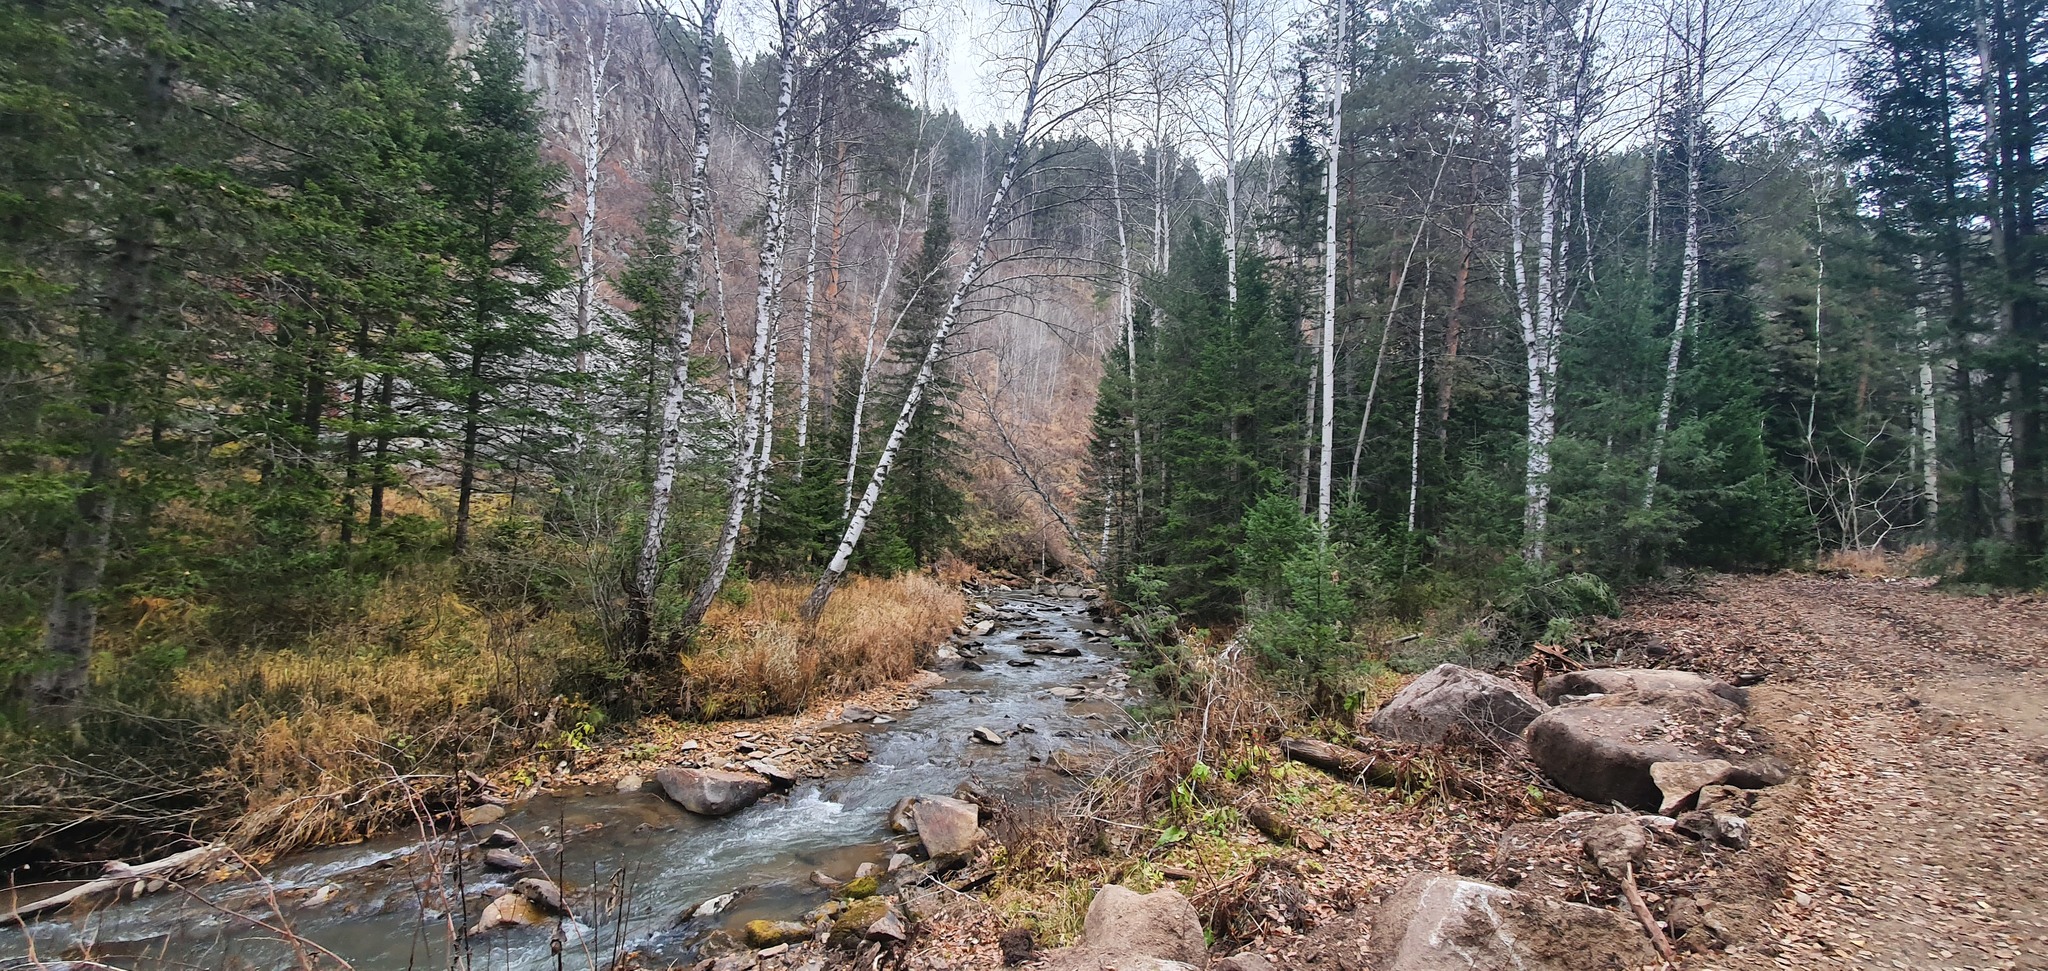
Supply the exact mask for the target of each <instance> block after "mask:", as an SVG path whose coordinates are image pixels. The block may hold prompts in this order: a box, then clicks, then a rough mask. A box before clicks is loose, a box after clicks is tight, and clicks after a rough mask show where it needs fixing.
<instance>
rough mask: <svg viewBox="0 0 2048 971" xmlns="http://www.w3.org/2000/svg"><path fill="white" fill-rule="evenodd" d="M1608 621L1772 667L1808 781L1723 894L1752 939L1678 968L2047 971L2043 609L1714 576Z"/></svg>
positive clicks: (2047, 690) (1789, 579)
mask: <svg viewBox="0 0 2048 971" xmlns="http://www.w3.org/2000/svg"><path fill="white" fill-rule="evenodd" d="M1617 626H1620V627H1623V628H1634V629H1635V630H1637V631H1640V632H1642V633H1643V634H1644V635H1646V636H1647V637H1648V638H1649V639H1650V642H1651V643H1652V644H1653V645H1655V646H1656V647H1657V648H1658V649H1659V650H1665V649H1668V650H1670V651H1672V652H1674V653H1676V654H1677V655H1679V656H1685V655H1692V656H1693V657H1695V658H1696V659H1697V663H1698V664H1699V665H1700V666H1703V667H1707V668H1709V669H1716V670H1719V671H1720V673H1723V674H1732V673H1734V672H1735V671H1740V670H1748V669H1760V670H1763V671H1766V672H1768V673H1769V677H1768V679H1767V680H1766V682H1765V683H1764V684H1763V685H1760V686H1759V687H1757V688H1756V689H1754V691H1753V695H1752V697H1753V701H1752V712H1751V717H1752V719H1753V721H1754V722H1755V723H1757V724H1760V725H1762V726H1763V727H1765V728H1767V729H1769V730H1771V731H1772V732H1774V733H1775V734H1776V735H1777V736H1778V738H1780V739H1781V740H1783V741H1785V742H1787V743H1789V744H1790V745H1791V746H1792V747H1793V749H1794V752H1795V753H1796V754H1797V756H1798V757H1799V759H1800V761H1801V766H1800V767H1801V769H1802V770H1803V771H1802V773H1801V776H1800V778H1799V779H1797V780H1795V782H1794V783H1792V784H1790V785H1788V786H1786V787H1783V788H1782V789H1781V790H1779V791H1778V792H1776V793H1774V795H1773V796H1772V797H1771V798H1769V799H1767V800H1766V801H1765V802H1764V804H1763V805H1762V806H1760V807H1759V811H1758V814H1757V816H1756V818H1755V819H1753V820H1752V824H1753V827H1754V829H1753V836H1754V838H1755V849H1754V850H1753V851H1752V852H1751V853H1750V854H1748V855H1746V858H1745V860H1744V862H1743V863H1742V864H1740V865H1739V869H1738V870H1737V872H1734V873H1730V874H1726V877H1727V878H1728V879H1727V884H1726V885H1724V886H1722V887H1720V888H1717V889H1718V890H1720V891H1721V892H1723V893H1724V894H1726V896H1724V897H1723V898H1722V902H1723V906H1725V907H1727V908H1728V909H1731V910H1734V911H1736V912H1737V914H1738V915H1739V916H1740V917H1742V918H1743V920H1742V923H1744V924H1746V925H1747V926H1748V930H1749V933H1745V934H1741V935H1739V937H1740V938H1741V940H1740V941H1739V943H1736V944H1735V945H1734V946H1732V947H1730V948H1729V949H1728V950H1727V951H1726V952H1723V953H1718V954H1710V955H1705V956H1700V957H1696V958H1694V959H1693V960H1691V961H1689V962H1688V967H1695V968H1716V969H1720V968H1726V969H1752V968H1774V967H1785V968H1910V969H1915V971H1919V969H1936V968H1947V969H1964V968H1969V969H1991V968H1997V969H2033V971H2040V969H2048V801H2044V795H2048V600H2044V599H2043V598H2041V597H2038V596H2028V597H1989V596H1965V595H1962V594H1957V593H1951V592H1947V591H1942V590H1936V589H1933V588H1932V587H1931V586H1930V585H1929V584H1928V583H1927V582H1925V581H1916V580H1883V579H1861V578H1852V577H1836V576H1810V575H1797V576H1795V575H1778V576H1769V577H1721V578H1715V579H1712V580H1709V581H1707V582H1705V583H1704V584H1703V585H1702V586H1701V587H1700V588H1697V589H1694V590H1690V591H1686V592H1684V593H1674V594H1672V595H1670V596H1668V597H1663V598H1657V599H1652V600H1649V601H1645V602H1639V603H1637V604H1636V605H1635V606H1633V607H1632V608H1631V609H1630V611H1629V614H1628V616H1627V617H1626V618H1625V619H1624V620H1623V621H1622V623H1621V624H1619V625H1617ZM1731 891H1733V892H1731Z"/></svg>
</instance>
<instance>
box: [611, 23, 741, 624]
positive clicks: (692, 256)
mask: <svg viewBox="0 0 2048 971" xmlns="http://www.w3.org/2000/svg"><path fill="white" fill-rule="evenodd" d="M718 4H719V0H704V8H703V13H702V15H701V16H700V17H699V18H698V21H697V44H698V50H697V70H696V92H695V93H696V131H695V132H694V136H695V138H694V143H693V144H692V146H691V149H690V184H689V189H688V190H687V195H686V199H685V202H684V214H683V247H682V255H681V257H680V263H681V265H682V276H683V280H682V285H681V286H680V287H679V289H680V291H681V293H682V298H681V300H680V301H679V303H678V306H677V307H676V329H675V336H674V337H673V338H672V339H671V347H670V349H669V356H670V360H671V362H672V364H671V370H670V372H669V375H668V388H667V391H666V392H665V393H664V394H663V395H662V399H661V419H660V422H661V423H660V426H659V434H660V436H661V444H660V446H659V448H658V449H657V451H656V453H655V462H654V481H653V483H651V484H650V487H649V489H648V499H647V523H646V528H645V532H644V533H643V534H642V536H641V540H640V554H639V556H638V558H637V559H636V560H635V562H634V567H633V583H632V587H631V589H630V591H629V592H628V596H629V597H630V599H631V600H632V607H633V611H632V612H633V615H634V622H635V625H636V629H637V631H638V635H637V637H636V640H638V641H639V644H638V646H640V647H644V646H645V645H646V638H647V637H648V636H649V635H650V634H651V633H652V632H651V630H650V621H651V619H652V617H651V615H652V611H653V604H654V594H655V585H656V583H657V582H658V581H659V579H660V576H661V547H662V541H663V539H664V537H666V535H667V532H668V519H669V507H670V505H671V504H672V502H673V500H674V498H675V487H676V473H677V471H678V470H679V469H681V467H682V464H683V463H684V462H685V461H688V460H689V459H690V458H691V457H692V452H691V450H690V448H689V446H688V444H687V443H686V442H685V441H684V436H683V405H684V404H685V403H686V402H687V401H688V400H689V396H690V347H691V344H692V343H693V342H694V341H695V339H696V333H697V291H698V288H699V284H698V267H697V264H698V258H699V254H700V253H701V251H702V249H703V245H704V225H705V222H706V221H707V220H708V218H709V216H710V210H711V206H710V201H709V190H708V188H707V186H706V184H705V179H706V172H707V169H708V167H709V165H710V161H711V67H712V55H713V53H714V51H715V47H716V45H715V44H714V43H713V40H714V39H715V38H716V37H717V36H718ZM654 13H656V14H657V15H658V13H659V12H658V11H656V12H654Z"/></svg>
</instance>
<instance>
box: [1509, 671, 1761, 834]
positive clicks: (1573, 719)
mask: <svg viewBox="0 0 2048 971" xmlns="http://www.w3.org/2000/svg"><path fill="white" fill-rule="evenodd" d="M1742 726H1743V717H1742V709H1741V708H1740V707H1739V706H1737V705H1736V704H1735V703H1734V702H1731V701H1728V700H1726V699H1724V698H1722V697H1720V696H1718V695H1713V694H1708V693H1706V692H1703V691H1673V692H1664V693H1657V692H1631V693H1624V694H1608V695H1603V696H1601V697H1598V698H1593V699H1590V700H1587V701H1580V702H1575V703H1572V704H1568V705H1561V706H1559V707H1556V708H1552V709H1550V710H1549V711H1546V712H1544V713H1543V714H1542V715H1539V716H1537V718H1536V720H1535V721H1533V722H1530V723H1529V729H1528V731H1527V732H1525V733H1524V734H1523V738H1524V739H1525V740H1526V741H1527V742H1528V743H1529V756H1530V758H1532V759H1533V760H1535V762H1536V765H1537V766H1538V767H1539V768H1541V769H1542V770H1543V773H1544V774H1545V775H1547V776H1549V777H1550V778H1551V780H1552V781H1554V782H1556V783H1557V784H1558V786H1559V787H1560V788H1562V789H1564V790H1565V791H1566V792H1569V793H1571V794H1572V795H1575V796H1578V797H1580V798H1582V799H1587V800H1590V801H1593V802H1597V803H1603V804H1605V803H1609V802H1618V803H1621V804H1623V805H1626V806H1632V807H1635V808H1637V809H1643V810H1654V809H1657V808H1659V807H1660V806H1661V805H1663V802H1664V793H1663V791H1662V790H1660V789H1659V788H1658V787H1657V780H1656V778H1655V777H1654V776H1653V775H1652V774H1651V772H1650V767H1651V766H1653V765H1656V764H1657V763H1659V762H1705V761H1709V760H1712V759H1725V760H1727V761H1728V763H1729V764H1730V765H1731V766H1732V768H1731V769H1730V770H1729V773H1728V775H1727V776H1726V781H1728V782H1732V783H1734V784H1736V785H1739V786H1744V787H1747V788H1758V787H1762V786H1769V785H1776V784H1778V783H1780V782H1783V781H1785V775H1786V771H1785V768H1784V766H1783V765H1782V764H1781V763H1779V762H1777V760H1775V759H1771V758H1769V757H1764V756H1757V755H1754V754H1752V753H1754V752H1755V751H1756V749H1757V748H1758V747H1759V746H1760V745H1761V744H1762V743H1761V741H1760V740H1758V739H1757V738H1755V737H1754V736H1752V735H1751V734H1750V733H1749V732H1748V731H1746V730H1745V729H1744V728H1743V727H1742Z"/></svg>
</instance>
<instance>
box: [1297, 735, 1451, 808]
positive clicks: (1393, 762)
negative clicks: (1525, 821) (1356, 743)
mask: <svg viewBox="0 0 2048 971" xmlns="http://www.w3.org/2000/svg"><path fill="white" fill-rule="evenodd" d="M1280 753H1281V754H1282V755H1285V756H1287V757H1288V758H1290V759H1293V760H1294V761H1296V762H1300V763H1303V764H1305V765H1312V766H1314V767H1316V768H1318V769H1321V770H1323V771H1324V772H1328V773H1329V774H1331V775H1334V776H1336V777H1338V778H1340V779H1344V780H1347V781H1351V782H1359V783H1363V784H1365V785H1371V786H1379V787H1380V788H1383V789H1398V790H1400V791H1402V792H1417V791H1420V790H1425V789H1434V788H1437V787H1438V786H1441V787H1443V789H1444V791H1445V792H1448V793H1451V794H1453V795H1458V796H1465V797H1467V798H1477V797H1479V796H1482V795H1484V792H1482V791H1481V790H1480V788H1479V787H1478V786H1476V785H1474V784H1473V783H1472V782H1471V781H1470V780H1467V779H1464V778H1462V777H1460V776H1458V775H1456V774H1455V773H1452V772H1448V771H1435V770H1432V769H1430V768H1429V767H1428V766H1425V765H1422V764H1420V763H1419V762H1418V760H1416V759H1412V758H1403V757H1387V756H1382V755H1374V754H1372V753H1369V752H1361V751H1358V750H1357V749H1351V748H1345V747H1344V746H1342V745H1332V744H1330V743H1329V742H1323V741H1317V740H1316V739H1312V738H1283V739H1281V740H1280Z"/></svg>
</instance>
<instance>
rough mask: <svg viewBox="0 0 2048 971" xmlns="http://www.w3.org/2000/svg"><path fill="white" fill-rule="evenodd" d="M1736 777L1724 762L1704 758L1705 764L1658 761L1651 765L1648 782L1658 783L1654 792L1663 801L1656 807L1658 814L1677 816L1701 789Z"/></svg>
mask: <svg viewBox="0 0 2048 971" xmlns="http://www.w3.org/2000/svg"><path fill="white" fill-rule="evenodd" d="M1733 774H1735V764H1734V763H1732V762H1730V761H1728V760H1727V759H1707V760H1706V761H1704V762H1657V763H1653V764H1652V765H1651V766H1650V781H1652V782H1655V783H1656V784H1657V791H1658V792H1659V793H1661V794H1662V795H1663V797H1664V801H1663V802H1662V803H1660V804H1658V806H1657V812H1658V813H1660V814H1662V815H1665V816H1669V815H1672V814H1674V813H1676V812H1677V811H1678V810H1679V809H1680V808H1681V807H1683V806H1684V805H1685V804H1686V803H1687V802H1689V801H1691V800H1692V797H1693V796H1695V795H1698V794H1699V791H1700V790H1701V789H1704V788H1706V787H1708V786H1710V785H1714V784H1715V783H1718V782H1721V781H1722V780H1724V779H1727V778H1728V777H1729V776H1731V775H1733Z"/></svg>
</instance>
